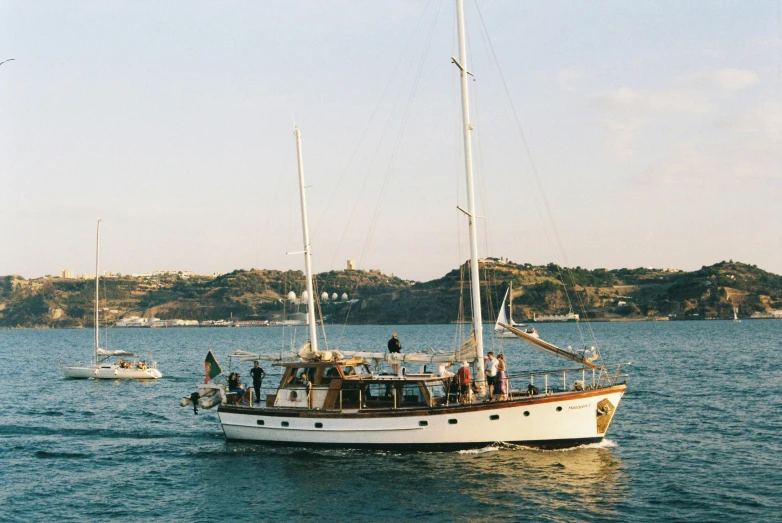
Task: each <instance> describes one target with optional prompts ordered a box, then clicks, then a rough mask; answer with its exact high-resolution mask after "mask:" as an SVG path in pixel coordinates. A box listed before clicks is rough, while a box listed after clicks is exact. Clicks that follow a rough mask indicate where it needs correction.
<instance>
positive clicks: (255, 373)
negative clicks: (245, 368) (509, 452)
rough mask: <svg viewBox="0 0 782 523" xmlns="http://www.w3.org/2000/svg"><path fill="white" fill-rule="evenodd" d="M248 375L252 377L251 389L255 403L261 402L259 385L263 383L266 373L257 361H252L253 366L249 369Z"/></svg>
mask: <svg viewBox="0 0 782 523" xmlns="http://www.w3.org/2000/svg"><path fill="white" fill-rule="evenodd" d="M250 376H252V377H253V389H255V403H260V402H261V385H263V378H265V377H266V373H265V372H264V371H263V369H262V368H261V367H260V366H258V362H257V361H254V362H253V368H252V369H251V370H250Z"/></svg>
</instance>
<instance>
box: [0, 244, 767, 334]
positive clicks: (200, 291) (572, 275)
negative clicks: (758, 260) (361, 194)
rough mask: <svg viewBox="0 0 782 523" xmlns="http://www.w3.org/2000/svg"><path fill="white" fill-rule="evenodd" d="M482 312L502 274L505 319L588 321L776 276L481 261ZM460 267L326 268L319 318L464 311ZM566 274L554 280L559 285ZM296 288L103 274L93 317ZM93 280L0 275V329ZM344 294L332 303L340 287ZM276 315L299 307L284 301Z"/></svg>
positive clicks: (84, 291)
mask: <svg viewBox="0 0 782 523" xmlns="http://www.w3.org/2000/svg"><path fill="white" fill-rule="evenodd" d="M481 272H482V275H481V277H482V279H483V280H484V289H488V293H486V292H485V291H484V292H483V293H482V294H483V296H482V301H483V311H484V316H485V319H487V320H491V319H493V318H494V316H495V314H496V310H497V309H498V306H499V302H500V300H501V299H502V296H503V295H504V293H505V290H506V288H507V287H508V285H509V284H510V283H511V282H512V283H513V291H514V292H513V294H514V300H513V305H514V310H513V315H514V318H515V319H519V320H520V319H524V318H532V317H533V315H542V314H562V313H566V312H568V311H569V310H571V308H572V310H573V311H574V312H578V313H580V314H581V315H582V317H583V316H584V314H586V315H587V316H588V317H589V318H591V319H596V320H639V319H669V318H670V319H713V318H723V319H727V318H731V317H732V316H733V308H734V307H738V310H739V315H740V316H741V317H748V316H750V315H752V314H753V313H755V312H767V311H769V310H772V309H778V308H782V276H779V275H776V274H772V273H769V272H766V271H763V270H762V269H759V268H757V267H756V266H754V265H747V264H743V263H739V262H733V261H729V262H720V263H717V264H715V265H711V266H708V267H703V268H701V269H700V270H697V271H692V272H682V271H669V270H663V269H643V268H639V269H617V270H604V269H597V270H587V269H582V268H580V267H575V268H563V267H559V266H557V265H555V264H548V265H545V266H533V265H530V264H515V263H512V262H509V261H506V260H501V259H488V260H486V261H485V262H484V263H482V264H481ZM468 275H469V272H468V271H467V268H466V266H462V267H460V268H458V269H455V270H453V271H451V272H449V273H448V274H446V275H444V276H443V277H442V278H439V279H436V280H432V281H428V282H411V281H406V280H402V279H400V278H397V277H394V276H388V275H385V274H382V273H380V272H378V271H357V270H345V271H331V272H326V273H321V274H318V275H317V276H316V288H317V291H316V292H317V294H318V295H319V294H320V293H322V292H326V293H328V295H329V297H331V296H332V295H333V294H334V293H336V294H337V295H338V298H337V300H334V301H332V300H331V299H329V300H324V301H323V302H322V303H321V304H320V306H321V310H322V313H323V315H324V316H325V317H326V320H327V321H328V322H332V323H344V322H347V323H352V324H401V323H448V322H451V321H454V320H458V319H460V316H461V315H466V316H467V317H470V287H469V282H468V281H467V279H466V278H467V277H468ZM563 282H564V284H563ZM304 288H305V282H304V275H303V274H302V272H301V271H285V272H283V271H275V270H249V271H234V272H231V273H228V274H224V275H221V276H218V277H206V276H194V277H189V278H186V277H182V276H177V275H162V276H152V277H143V278H131V277H112V278H105V279H102V280H101V295H102V296H103V297H104V298H105V300H103V299H102V300H101V307H102V308H104V311H103V312H102V317H104V318H105V319H106V321H108V322H114V321H116V320H118V319H120V318H122V317H125V316H129V315H137V316H144V317H152V316H155V317H158V318H161V319H174V318H182V319H195V320H199V321H203V320H218V319H228V318H234V319H279V318H282V316H283V300H284V299H285V297H286V296H287V294H288V293H289V292H291V291H293V292H294V293H296V296H300V295H301V293H302V291H303V290H304ZM94 293H95V288H94V282H93V281H92V280H72V279H69V280H65V279H57V278H38V279H33V280H26V279H24V278H21V277H19V276H3V277H0V327H5V328H15V327H26V328H32V327H39V328H40V327H43V328H46V327H62V328H68V327H86V326H91V325H92V322H93V317H94V313H95V310H94ZM343 293H346V294H348V297H349V298H350V300H349V301H342V300H341V297H342V294H343ZM286 307H287V309H286V310H285V314H287V315H289V314H291V313H295V312H297V311H298V312H302V311H303V310H304V309H303V307H301V306H299V305H297V304H295V303H292V302H287V305H286Z"/></svg>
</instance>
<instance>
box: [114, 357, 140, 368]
mask: <svg viewBox="0 0 782 523" xmlns="http://www.w3.org/2000/svg"><path fill="white" fill-rule="evenodd" d="M117 366H118V367H119V368H120V369H132V368H133V366H134V363H133V362H130V361H125V360H123V359H122V358H120V360H119V361H118V362H117ZM135 366H136V367H138V368H139V369H141V370H147V363H146V362H144V361H139V362H137V363H135Z"/></svg>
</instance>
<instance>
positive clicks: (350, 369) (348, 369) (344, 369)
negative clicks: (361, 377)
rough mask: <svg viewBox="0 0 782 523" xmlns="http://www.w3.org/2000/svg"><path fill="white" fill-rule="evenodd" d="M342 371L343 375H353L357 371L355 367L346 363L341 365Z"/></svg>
mask: <svg viewBox="0 0 782 523" xmlns="http://www.w3.org/2000/svg"><path fill="white" fill-rule="evenodd" d="M342 372H343V373H344V374H345V376H355V375H357V374H358V373H357V372H356V368H355V367H353V366H352V365H346V366H344V367H342Z"/></svg>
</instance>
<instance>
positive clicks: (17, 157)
mask: <svg viewBox="0 0 782 523" xmlns="http://www.w3.org/2000/svg"><path fill="white" fill-rule="evenodd" d="M465 4H466V19H467V33H468V47H469V52H468V54H469V58H468V69H469V70H470V71H471V72H472V73H474V75H475V77H474V80H473V81H471V82H470V89H471V92H470V99H471V118H470V121H471V124H472V127H473V131H471V133H472V139H473V152H474V157H475V162H474V165H475V173H476V206H477V214H478V215H479V216H481V218H480V219H479V223H478V238H479V239H478V243H479V251H480V255H481V256H486V255H488V256H494V257H503V258H508V259H510V260H512V261H514V262H516V263H527V262H528V263H534V264H545V263H549V262H552V261H553V262H556V263H559V264H566V265H569V266H581V267H586V268H598V267H601V268H602V267H606V268H621V267H641V266H643V267H672V268H679V269H684V270H692V269H697V268H700V267H701V266H703V265H711V264H713V263H716V262H718V261H721V260H728V259H733V260H737V261H742V262H745V263H750V264H756V265H757V266H759V267H760V268H763V269H765V270H768V271H771V272H775V273H777V274H780V273H782V239H781V238H782V235H781V234H780V224H781V223H782V203H781V202H782V1H779V0H775V1H771V0H769V1H754V0H752V1H712V0H704V1H695V0H694V1H691V2H680V1H664V0H663V1H658V2H621V1H600V0H596V1H593V2H576V1H556V0H555V1H542V0H541V1H516V0H477V2H476V1H475V0H466V2H465ZM457 54H458V52H457V46H456V35H455V14H454V2H453V1H452V0H442V1H440V0H420V1H395V0H389V1H385V2H366V1H364V0H341V1H337V0H334V1H328V0H325V1H314V0H312V1H304V0H301V1H287V2H272V1H258V2H249V1H220V2H217V1H215V2H205V1H200V0H193V1H188V2H184V1H164V2H157V1H155V2H153V1H133V2H131V1H103V0H101V1H88V0H84V1H67V0H66V1H45V0H41V1H36V2H29V1H15V0H0V61H3V60H5V59H8V58H13V59H14V60H13V61H10V62H6V63H5V64H3V65H0V275H7V274H18V275H21V276H23V277H25V278H33V277H39V276H43V275H46V274H54V275H56V274H58V273H59V271H61V270H63V269H66V268H70V269H72V270H73V271H74V273H91V272H92V271H94V241H95V224H96V220H97V219H98V218H100V219H102V220H103V221H102V225H101V231H102V237H101V244H102V247H101V267H102V269H103V270H108V271H112V272H120V273H144V272H151V271H156V270H191V271H195V272H197V273H202V274H210V273H213V272H221V273H222V272H228V271H232V270H235V269H250V268H265V269H283V270H284V269H302V268H303V260H302V256H301V255H300V254H288V253H298V252H300V251H302V239H301V238H302V235H301V226H300V220H301V218H300V208H299V200H298V185H297V184H298V179H297V170H296V169H297V167H296V150H295V142H294V137H293V128H294V125H297V126H298V127H299V128H300V129H301V132H302V141H303V156H304V176H305V178H306V183H307V185H308V189H307V200H308V207H309V221H310V232H311V236H312V251H313V269H314V270H315V271H316V272H323V271H328V270H338V269H344V268H345V266H346V260H348V259H354V260H356V262H357V265H358V268H360V269H378V270H381V271H383V272H384V273H388V274H395V275H396V276H400V277H402V278H407V279H413V280H429V279H433V278H438V277H440V276H442V275H443V274H445V273H446V272H448V271H449V270H451V269H453V268H455V267H457V266H458V265H459V264H460V263H462V262H464V261H465V260H466V259H468V258H469V252H468V238H467V222H466V218H465V217H464V215H463V214H462V213H461V212H460V211H459V210H458V209H457V206H461V207H463V208H465V207H466V196H465V194H466V193H465V180H464V179H465V174H464V161H463V157H462V154H463V153H462V138H461V127H460V125H461V112H460V111H461V106H460V98H459V96H460V95H459V83H458V82H459V77H458V72H457V69H456V67H455V66H454V65H453V64H452V63H451V58H450V57H451V56H456V55H457Z"/></svg>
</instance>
